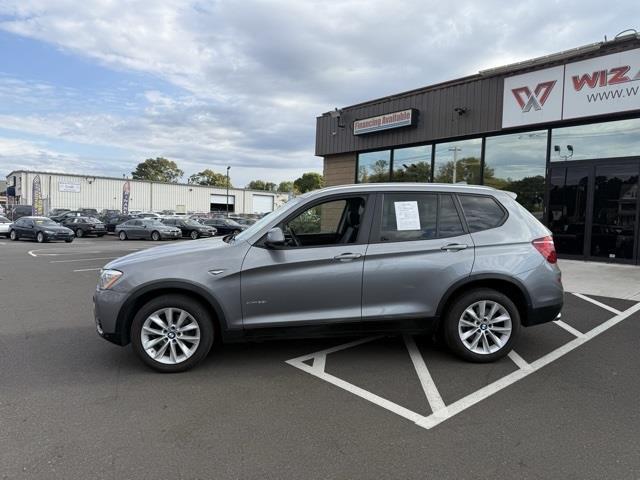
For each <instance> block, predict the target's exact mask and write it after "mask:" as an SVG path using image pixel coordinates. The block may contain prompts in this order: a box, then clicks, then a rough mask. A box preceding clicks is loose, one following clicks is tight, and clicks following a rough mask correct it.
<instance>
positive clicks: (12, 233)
mask: <svg viewBox="0 0 640 480" xmlns="http://www.w3.org/2000/svg"><path fill="white" fill-rule="evenodd" d="M9 238H10V239H11V241H13V242H16V241H17V240H18V239H19V238H20V237H19V236H18V232H16V231H15V230H11V231H10V232H9Z"/></svg>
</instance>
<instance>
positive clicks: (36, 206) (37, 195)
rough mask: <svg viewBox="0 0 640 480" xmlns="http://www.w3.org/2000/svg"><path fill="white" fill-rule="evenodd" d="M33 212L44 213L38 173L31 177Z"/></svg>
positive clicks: (35, 213)
mask: <svg viewBox="0 0 640 480" xmlns="http://www.w3.org/2000/svg"><path fill="white" fill-rule="evenodd" d="M32 192H33V193H32V198H33V213H34V215H38V216H42V215H44V205H43V203H42V184H41V183H40V175H36V176H35V177H34V178H33V187H32Z"/></svg>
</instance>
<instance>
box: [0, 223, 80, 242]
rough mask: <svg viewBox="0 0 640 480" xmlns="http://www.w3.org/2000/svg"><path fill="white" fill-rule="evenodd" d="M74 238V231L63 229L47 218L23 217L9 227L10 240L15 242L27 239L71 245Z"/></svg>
mask: <svg viewBox="0 0 640 480" xmlns="http://www.w3.org/2000/svg"><path fill="white" fill-rule="evenodd" d="M73 237H74V234H73V230H71V229H69V228H67V227H63V226H62V225H59V224H57V223H56V222H54V221H53V220H51V219H50V218H47V217H21V218H19V219H18V220H16V221H15V222H13V223H12V224H11V225H10V226H9V238H10V239H11V240H13V241H16V240H19V239H21V238H26V239H30V240H35V241H36V242H38V243H44V242H50V241H53V240H64V241H65V242H67V243H71V242H73Z"/></svg>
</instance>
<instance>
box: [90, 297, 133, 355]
mask: <svg viewBox="0 0 640 480" xmlns="http://www.w3.org/2000/svg"><path fill="white" fill-rule="evenodd" d="M126 299H127V295H126V294H125V293H120V292H116V291H114V290H96V291H95V293H94V294H93V317H94V321H95V324H96V331H97V332H98V335H100V336H101V337H102V338H104V339H105V340H108V341H110V342H112V343H115V344H116V345H126V344H127V343H128V340H127V338H128V337H127V335H126V332H123V331H119V330H118V315H119V314H120V311H121V310H122V307H123V305H124V303H125V301H126Z"/></svg>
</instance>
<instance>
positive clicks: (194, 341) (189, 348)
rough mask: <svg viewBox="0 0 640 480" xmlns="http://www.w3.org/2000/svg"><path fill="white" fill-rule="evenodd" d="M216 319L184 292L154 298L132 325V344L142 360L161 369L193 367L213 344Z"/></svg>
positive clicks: (143, 308) (177, 370) (164, 371)
mask: <svg viewBox="0 0 640 480" xmlns="http://www.w3.org/2000/svg"><path fill="white" fill-rule="evenodd" d="M213 336H214V328H213V322H212V320H211V317H210V315H209V313H208V312H207V309H206V308H205V307H203V306H202V305H201V304H200V303H199V302H197V301H195V300H192V299H190V298H189V297H185V296H182V295H163V296H161V297H158V298H156V299H153V300H151V301H150V302H148V303H147V304H146V305H144V306H143V307H142V308H141V309H140V311H139V312H138V313H137V315H136V316H135V318H134V319H133V323H132V324H131V343H132V344H133V349H134V351H135V352H136V354H137V355H138V356H139V357H140V359H141V360H142V361H143V362H144V363H145V364H147V365H148V366H150V367H151V368H153V369H154V370H157V371H159V372H163V373H175V372H183V371H185V370H189V369H190V368H193V367H194V366H195V365H196V364H198V363H199V362H201V361H202V360H203V359H204V358H205V357H206V356H207V353H209V350H210V349H211V345H212V344H213Z"/></svg>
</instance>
